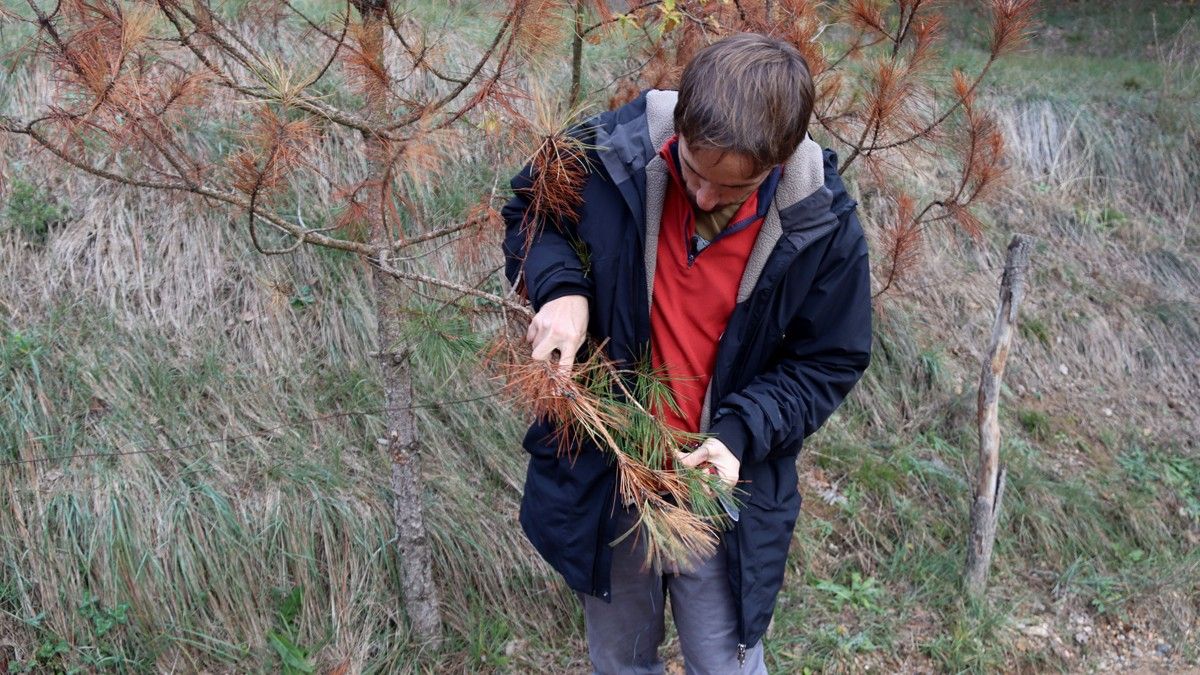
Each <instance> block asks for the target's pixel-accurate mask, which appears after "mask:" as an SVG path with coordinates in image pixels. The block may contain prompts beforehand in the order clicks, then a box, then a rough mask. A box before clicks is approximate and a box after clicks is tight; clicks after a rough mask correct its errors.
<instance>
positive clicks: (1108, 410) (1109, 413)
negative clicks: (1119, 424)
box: [1104, 408, 1113, 417]
mask: <svg viewBox="0 0 1200 675" xmlns="http://www.w3.org/2000/svg"><path fill="white" fill-rule="evenodd" d="M1104 416H1105V417H1112V416H1113V409H1112V408H1105V409H1104Z"/></svg>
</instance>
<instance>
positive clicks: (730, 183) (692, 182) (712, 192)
mask: <svg viewBox="0 0 1200 675" xmlns="http://www.w3.org/2000/svg"><path fill="white" fill-rule="evenodd" d="M679 163H680V165H682V171H683V182H684V185H686V187H687V193H688V198H689V199H691V201H692V205H693V206H695V207H696V208H697V209H699V210H700V211H705V212H708V211H715V210H717V209H720V208H722V207H726V206H730V205H733V204H741V203H742V202H744V201H746V198H747V197H749V196H750V193H751V192H754V191H755V190H756V189H758V186H759V184H760V183H762V182H763V180H764V179H765V178H766V177H767V176H768V175H769V174H770V173H771V168H770V167H768V168H767V169H766V170H764V171H762V172H761V173H754V163H753V162H752V161H751V160H750V158H749V157H747V156H746V155H743V154H742V153H739V152H726V151H723V150H714V149H713V148H705V147H698V148H689V147H688V144H687V141H686V140H685V139H684V138H683V136H680V137H679Z"/></svg>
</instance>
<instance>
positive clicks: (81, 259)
mask: <svg viewBox="0 0 1200 675" xmlns="http://www.w3.org/2000/svg"><path fill="white" fill-rule="evenodd" d="M6 4H7V3H6ZM454 7H455V9H454V10H453V11H454V12H455V14H454V15H453V17H452V19H453V20H459V21H462V22H463V25H464V29H463V34H464V35H463V39H464V40H470V39H473V38H477V37H478V35H476V34H475V33H474V32H472V31H473V30H475V29H473V28H472V26H474V25H475V24H474V23H473V22H474V20H475V18H476V13H478V12H479V11H480V10H479V8H478V7H477V6H476V4H475V3H469V2H460V3H456V4H455V5H454ZM425 11H433V10H430V9H429V7H426V8H425ZM948 11H949V13H950V25H951V26H952V27H953V29H952V32H953V38H952V41H951V48H950V49H949V50H948V52H947V53H945V54H944V58H945V59H946V60H947V61H948V62H949V63H950V64H953V65H962V66H964V67H968V68H969V67H972V66H977V65H978V64H979V62H980V60H981V59H982V58H983V57H982V54H983V51H982V47H981V45H980V44H979V38H978V37H977V32H976V31H975V30H974V29H975V28H978V26H979V24H980V22H981V21H983V20H984V19H983V17H982V16H980V15H979V14H978V13H977V12H976V11H975V10H974V9H973V5H967V4H965V3H950V5H949V9H948ZM1197 13H1198V8H1197V5H1196V4H1195V3H1180V2H1164V3H1151V2H1129V3H1122V2H1115V1H1113V2H1095V3H1082V2H1071V3H1058V4H1053V5H1052V4H1051V3H1047V6H1046V7H1044V8H1043V9H1042V11H1041V13H1040V21H1041V23H1040V25H1039V27H1038V29H1037V33H1036V35H1035V36H1034V38H1033V40H1032V42H1031V44H1030V45H1029V47H1028V48H1027V49H1026V50H1025V51H1024V52H1023V53H1021V54H1019V55H1017V56H1014V57H1010V58H1008V59H1006V60H1005V61H1003V62H1001V63H1000V64H999V65H998V66H997V69H996V70H995V71H994V72H993V74H992V77H991V78H990V79H989V81H988V82H989V84H988V87H987V91H986V92H985V95H984V99H985V102H986V103H987V104H988V105H989V106H991V107H992V108H993V109H994V110H995V111H996V112H997V115H998V117H999V119H1000V121H1001V123H1002V126H1003V128H1004V130H1005V135H1006V142H1007V146H1008V150H1009V152H1010V161H1011V176H1010V180H1009V182H1008V183H1007V184H1006V186H1005V187H1004V190H1003V193H1002V196H1001V198H1000V199H998V200H997V202H996V204H995V205H993V206H990V207H988V208H986V209H985V210H983V211H982V212H981V213H980V216H981V217H982V219H983V221H984V223H985V225H986V235H985V237H984V239H983V241H980V242H976V241H973V240H971V239H970V238H968V237H966V236H964V235H961V234H958V233H955V232H954V231H952V230H950V229H945V230H939V231H936V232H934V236H933V237H931V238H930V241H931V242H932V243H931V244H930V246H929V247H928V248H927V250H925V251H923V259H922V265H921V267H920V269H919V271H918V272H917V273H916V275H915V276H914V277H912V278H911V279H910V280H909V281H908V283H907V284H906V285H904V286H902V287H901V289H900V291H901V292H900V293H898V294H895V295H890V296H885V297H884V298H881V299H880V302H879V306H878V308H877V312H876V319H877V320H876V336H875V349H874V355H873V362H872V365H871V368H870V370H869V371H868V374H867V376H866V377H865V379H864V380H863V382H862V383H861V384H860V386H859V387H858V388H857V389H856V390H855V392H854V394H853V395H852V398H851V400H850V401H848V403H847V404H846V405H845V406H844V407H843V408H842V409H841V410H840V411H839V412H838V413H837V414H836V415H835V416H834V418H833V419H832V420H831V421H830V422H829V424H828V425H827V426H826V427H825V428H824V429H822V430H821V431H820V432H819V433H818V434H817V435H816V436H814V437H813V438H812V439H810V441H809V442H808V444H807V446H806V450H805V452H804V454H803V455H802V457H801V460H800V474H801V481H800V485H799V489H800V490H801V493H802V494H803V496H804V510H803V512H802V515H801V519H800V522H799V524H798V526H797V530H796V535H795V539H794V541H793V547H792V555H791V564H790V569H789V577H788V582H787V585H786V586H785V588H784V591H783V593H782V594H781V596H780V606H779V608H778V609H777V611H776V615H775V620H774V623H773V624H772V628H771V630H770V632H769V634H768V637H767V640H766V647H767V654H768V665H769V666H770V667H771V668H772V672H781V673H787V672H802V671H804V670H805V669H808V670H811V671H813V672H816V671H835V672H836V671H860V670H865V669H871V670H875V671H884V672H895V671H909V672H916V671H920V672H928V671H944V672H960V671H977V672H991V671H997V670H1005V671H1011V670H1019V671H1025V672H1040V671H1045V670H1065V671H1073V672H1076V671H1077V672H1085V671H1092V670H1109V669H1122V668H1126V667H1140V668H1146V669H1150V670H1154V671H1176V670H1182V669H1185V668H1193V669H1195V668H1197V667H1200V396H1198V395H1197V394H1198V393H1200V305H1198V301H1197V298H1200V216H1198V214H1200V209H1198V207H1200V190H1198V189H1197V186H1200V18H1196V14H1197ZM482 30H483V29H478V32H479V34H482ZM23 37H24V36H23V35H21V34H19V33H16V32H13V31H8V32H5V30H4V29H0V51H4V52H7V51H8V50H10V49H12V48H13V47H15V46H17V45H18V44H19V43H20V41H21V40H22V39H23ZM612 51H615V48H613V47H611V46H605V45H600V46H594V47H593V46H589V47H588V51H587V53H586V54H585V56H586V57H587V58H588V59H589V60H590V63H591V64H592V66H591V67H592V68H593V70H592V71H590V73H591V74H590V77H589V82H588V84H590V85H592V86H600V85H602V84H603V83H604V82H605V81H606V79H607V76H608V75H609V74H610V73H609V70H608V69H609V68H610V65H609V63H608V61H607V60H606V59H611V58H613V57H614V55H613V54H612V53H611V52H612ZM48 88H49V82H48V79H47V77H45V76H44V75H43V76H41V77H31V76H28V75H26V74H24V73H23V71H20V70H17V71H15V72H13V73H11V74H10V72H9V70H8V69H7V68H6V69H5V70H4V71H2V72H0V92H2V93H0V113H3V114H12V115H19V116H20V115H24V114H26V113H28V111H30V110H32V109H34V107H35V104H36V103H38V102H40V101H41V100H42V99H43V98H44V97H45V96H46V95H47V93H46V92H47V91H48ZM595 98H596V100H597V101H602V100H606V98H607V97H605V96H603V95H597V96H596V97H595ZM815 135H817V138H818V140H819V141H821V142H822V143H825V144H828V141H829V139H826V138H822V137H821V136H820V135H819V133H817V134H815ZM223 140H224V139H219V138H214V141H213V142H214V143H219V142H223ZM833 147H835V148H836V146H833ZM358 159H360V158H357V157H352V156H348V157H347V158H346V159H345V161H347V162H354V161H357V160H358ZM515 159H516V158H514V159H513V161H510V162H507V164H510V165H511V166H507V167H506V168H505V169H504V170H503V172H502V177H501V180H503V178H504V177H506V176H507V174H508V173H510V172H511V171H512V170H513V169H514V168H515V164H514V162H515ZM492 164H493V162H491V161H490V160H489V158H488V157H487V156H486V154H485V153H483V152H472V149H471V148H466V149H464V150H463V152H462V155H461V159H460V161H459V163H458V164H457V165H456V167H455V170H454V172H453V174H452V175H450V176H446V177H444V178H445V179H444V180H440V181H438V183H437V185H434V184H431V185H430V186H428V187H427V189H426V190H424V191H423V192H422V193H420V194H418V195H416V198H418V199H420V200H422V203H423V204H424V205H425V207H426V208H428V209H429V210H431V211H435V212H444V213H458V212H461V211H462V210H463V209H464V208H465V207H466V206H468V205H470V204H472V203H473V202H474V201H475V199H476V198H477V196H478V195H479V194H483V193H485V192H486V191H487V190H489V189H491V187H492V185H493V183H494V180H495V179H496V176H495V172H494V169H493V168H492ZM938 178H939V176H938V175H937V171H936V169H935V168H929V169H928V170H927V171H926V170H925V169H918V170H914V172H913V180H914V181H915V183H916V184H917V185H918V186H921V185H925V186H930V185H932V184H933V182H934V181H936V180H937V179H938ZM850 182H851V183H852V192H856V193H857V189H856V188H855V187H854V181H853V177H852V176H851V181H850ZM859 198H860V201H861V206H860V209H861V213H862V215H863V221H864V226H865V227H866V228H867V230H868V231H869V232H872V231H873V230H872V226H873V224H874V223H876V222H877V218H878V217H879V214H880V209H881V208H882V207H881V206H880V205H879V204H877V203H875V202H874V201H873V200H872V199H871V195H869V194H859ZM241 222H242V221H240V220H238V219H237V217H236V216H234V215H231V214H229V213H226V212H223V211H221V210H218V209H214V208H212V207H211V206H210V205H208V204H206V203H204V202H203V201H201V200H199V199H194V198H187V199H179V198H177V197H172V196H166V195H160V194H141V193H136V192H134V191H131V190H127V189H123V188H119V187H114V186H112V185H110V184H105V183H102V182H99V181H97V180H94V179H91V178H87V177H84V176H81V175H80V174H78V173H75V172H71V171H68V170H67V169H66V168H65V167H64V166H63V165H62V164H61V163H60V162H58V161H57V160H56V159H55V158H54V157H52V156H49V155H47V154H45V153H36V152H33V151H31V149H30V148H29V147H27V146H26V145H25V143H24V141H23V140H20V139H17V138H14V137H9V136H7V135H0V450H2V451H3V452H2V453H0V481H3V490H2V491H0V561H2V565H0V665H2V664H4V663H7V664H8V668H9V672H21V670H22V669H28V670H30V671H46V670H68V669H71V668H80V669H84V670H90V669H97V670H106V671H115V672H160V671H165V670H179V671H185V672H196V671H206V672H240V671H246V670H250V671H256V672H257V671H268V672H275V671H279V670H281V669H282V668H283V664H284V663H288V662H289V661H288V659H289V658H290V659H293V661H292V662H293V663H300V664H304V663H308V662H310V661H311V663H312V664H313V665H314V666H315V667H316V668H318V669H319V670H320V671H321V672H327V671H334V672H357V671H359V670H369V671H375V672H455V671H465V672H478V671H496V672H585V670H586V659H585V653H586V651H585V648H584V645H583V642H582V617H581V614H580V611H579V606H578V602H577V600H576V599H575V598H574V597H573V595H571V594H570V593H569V592H567V591H566V589H565V588H564V587H563V586H562V585H561V584H560V583H559V581H558V579H557V577H556V575H554V574H553V573H552V572H551V571H550V570H549V568H548V567H547V566H545V565H544V564H543V563H541V562H540V561H539V560H538V559H537V556H536V554H534V553H533V551H532V550H531V548H530V547H529V545H528V544H527V543H526V542H525V540H524V538H523V535H522V534H521V532H520V530H519V527H518V526H517V524H516V513H517V504H518V502H519V499H520V494H521V488H522V481H523V479H524V464H525V457H524V454H523V452H522V451H521V449H520V444H519V441H520V439H521V435H522V433H523V429H524V425H525V420H524V416H523V415H522V414H521V413H520V412H519V411H514V410H512V409H510V408H509V407H508V406H507V405H506V404H504V403H503V402H502V401H500V400H498V398H497V397H496V396H495V389H496V387H495V383H494V382H492V381H490V380H489V379H488V377H487V376H486V375H481V374H480V373H478V372H477V371H476V370H475V369H474V364H473V363H470V362H450V363H445V362H443V360H442V359H440V358H439V354H438V353H437V352H436V350H428V351H425V352H421V353H419V354H418V358H419V359H422V361H421V363H420V364H419V365H420V366H421V368H420V371H421V372H422V373H424V374H425V375H424V376H423V379H422V381H420V382H419V383H418V401H419V403H418V405H420V406H421V407H420V408H419V410H418V414H419V419H420V423H421V433H422V435H423V442H422V444H423V448H424V452H425V457H426V458H427V459H426V461H425V464H424V468H425V472H426V477H427V485H428V487H429V492H428V495H427V504H428V505H429V509H430V518H431V523H430V526H431V534H432V537H433V540H434V548H435V555H436V570H435V571H436V577H437V579H438V580H439V584H440V587H441V591H442V597H443V604H444V611H445V620H446V621H447V629H448V638H449V639H448V644H447V645H446V647H445V648H444V649H443V651H442V652H441V653H436V654H431V653H421V652H419V651H418V650H417V649H416V648H415V647H414V645H413V643H412V641H411V640H410V637H409V635H408V633H407V628H406V626H405V622H404V618H403V610H402V605H401V603H400V600H399V597H400V591H399V588H400V584H399V577H398V574H399V572H398V567H397V559H396V555H397V554H396V552H395V550H394V547H393V546H391V545H390V541H391V537H392V528H393V526H392V514H391V495H390V493H389V483H388V474H389V468H388V467H389V462H388V457H387V456H386V454H385V453H384V452H383V451H381V450H380V449H379V448H378V446H377V445H376V443H375V438H376V437H377V436H378V435H380V430H381V428H382V427H381V416H380V414H379V408H380V405H381V403H380V400H381V386H380V383H379V382H378V380H377V375H376V372H375V370H374V362H373V361H372V359H371V358H370V356H369V354H370V353H371V352H373V351H375V349H376V347H375V345H374V341H375V336H374V327H373V326H372V319H371V317H372V316H373V314H372V310H371V307H370V302H371V295H370V293H369V289H368V288H367V282H368V276H369V275H368V273H367V271H366V270H365V269H363V268H362V266H360V265H359V264H358V263H356V262H355V261H354V260H353V259H352V258H351V257H349V256H344V255H341V254H338V253H331V252H329V251H320V250H311V249H303V248H302V249H299V250H297V251H296V252H294V253H291V254H288V255H286V256H276V257H261V256H258V255H256V254H255V253H254V251H253V249H252V248H251V244H250V242H249V241H248V239H247V237H246V236H245V233H244V230H243V229H241V228H242V225H241ZM1014 232H1022V233H1026V234H1031V235H1033V236H1035V237H1036V238H1037V248H1036V251H1035V253H1034V257H1033V261H1032V265H1033V274H1032V281H1033V283H1032V286H1031V289H1030V291H1029V295H1028V297H1027V299H1026V304H1025V305H1024V307H1023V310H1022V314H1021V333H1020V336H1019V339H1018V341H1017V345H1016V348H1015V351H1014V353H1013V354H1012V356H1011V357H1010V360H1009V371H1008V373H1007V375H1006V379H1005V385H1006V390H1005V394H1004V397H1003V400H1002V402H1001V415H1002V418H1001V419H1002V424H1003V434H1004V441H1003V447H1002V457H1003V461H1004V462H1005V463H1006V464H1007V466H1008V471H1009V474H1008V475H1009V483H1008V490H1007V493H1006V497H1005V502H1004V506H1003V509H1004V516H1003V518H1002V519H1001V524H1000V531H999V534H998V544H997V554H996V556H997V557H996V559H995V560H994V563H993V568H992V581H991V588H990V591H989V594H988V598H987V600H986V602H984V603H979V604H971V603H967V602H965V601H964V600H962V599H961V597H960V594H959V591H958V587H957V584H958V574H959V570H960V569H961V567H962V564H963V560H964V557H965V552H964V551H965V540H966V535H965V527H966V522H967V511H968V503H969V492H968V490H969V488H968V478H967V477H968V476H969V475H970V468H971V467H972V466H973V463H974V452H975V447H976V441H975V436H974V434H975V432H974V411H975V396H976V389H975V388H976V387H977V384H978V377H979V374H978V371H979V368H980V365H979V364H980V359H981V357H982V352H983V350H984V349H985V347H986V338H987V335H988V334H989V332H990V326H991V321H992V314H993V312H994V308H995V303H996V293H997V289H998V283H999V276H1000V269H1001V267H1002V264H1003V260H1002V257H1003V250H1004V246H1005V245H1006V244H1007V242H1008V240H1009V239H1010V237H1011V235H1012V233H1014ZM488 255H490V256H493V257H494V259H495V262H496V263H497V264H499V262H500V259H499V245H498V243H497V244H496V246H495V247H494V248H493V249H492V250H491V252H489V253H488ZM435 264H437V265H440V266H443V269H449V268H450V267H451V266H452V265H453V262H452V259H451V258H450V257H449V256H445V257H442V258H439V259H438V260H437V261H436V263H435ZM498 277H499V275H497V276H496V278H495V279H492V280H490V281H489V282H488V283H489V284H492V285H493V286H494V287H495V288H497V289H498V288H500V280H499V278H498ZM436 309H437V308H436V306H433V305H431V307H430V312H429V314H430V317H433V318H430V317H425V318H426V319H428V320H431V321H433V320H436ZM68 455H70V456H76V457H72V458H70V459H52V460H51V461H44V460H46V459H47V458H56V457H65V456H68ZM77 455H81V456H77ZM672 640H673V639H672ZM668 647H669V648H670V649H672V650H674V652H677V646H676V645H675V644H674V642H673V641H672V642H670V643H669V645H668ZM296 672H300V671H296Z"/></svg>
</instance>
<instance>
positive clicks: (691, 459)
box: [680, 448, 708, 469]
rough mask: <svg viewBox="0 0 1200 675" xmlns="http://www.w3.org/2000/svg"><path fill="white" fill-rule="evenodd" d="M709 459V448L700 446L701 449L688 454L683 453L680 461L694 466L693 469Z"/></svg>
mask: <svg viewBox="0 0 1200 675" xmlns="http://www.w3.org/2000/svg"><path fill="white" fill-rule="evenodd" d="M707 461H708V450H706V449H704V448H700V449H698V450H696V451H695V452H689V453H687V454H686V455H682V456H681V457H680V462H681V463H682V464H683V465H684V466H686V467H689V468H692V469H694V468H696V467H698V466H700V465H701V464H703V463H704V462H707Z"/></svg>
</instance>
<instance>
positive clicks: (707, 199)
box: [696, 185, 717, 211]
mask: <svg viewBox="0 0 1200 675" xmlns="http://www.w3.org/2000/svg"><path fill="white" fill-rule="evenodd" d="M716 205H717V191H716V190H714V189H712V188H711V187H709V186H707V185H705V186H704V187H702V188H700V189H699V190H698V191H697V192H696V206H699V207H700V208H702V209H704V210H705V211H708V210H711V209H713V208H714V207H716Z"/></svg>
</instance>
